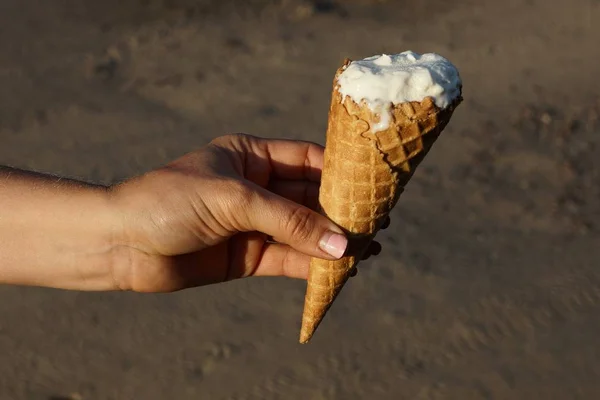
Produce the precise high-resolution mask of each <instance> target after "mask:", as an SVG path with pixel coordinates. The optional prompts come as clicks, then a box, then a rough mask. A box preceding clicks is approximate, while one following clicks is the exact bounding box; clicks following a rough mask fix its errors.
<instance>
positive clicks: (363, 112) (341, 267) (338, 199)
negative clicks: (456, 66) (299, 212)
mask: <svg viewBox="0 0 600 400" xmlns="http://www.w3.org/2000/svg"><path fill="white" fill-rule="evenodd" d="M349 63H350V60H346V62H345V64H344V66H342V67H341V68H340V69H338V71H337V73H336V76H335V79H334V85H333V93H332V99H331V105H330V108H329V121H328V126H327V137H326V144H325V161H324V167H323V174H322V178H321V188H320V191H319V204H320V207H321V212H322V213H323V214H324V215H326V216H327V217H328V218H329V219H331V220H332V221H333V222H335V223H336V224H338V225H339V226H340V227H342V228H343V229H344V230H345V231H346V233H347V235H348V238H349V241H350V244H349V250H348V252H347V254H346V255H345V256H344V257H343V258H341V259H339V260H336V261H328V260H323V259H319V258H313V259H311V263H310V269H309V274H308V285H307V290H306V297H305V302H304V312H303V315H302V328H301V331H300V343H306V342H308V341H309V340H310V338H311V337H312V335H313V334H314V332H315V330H316V329H317V327H318V325H319V323H320V322H321V320H322V319H323V317H324V316H325V314H326V313H327V311H328V310H329V308H330V307H331V305H332V304H333V301H334V300H335V298H336V297H337V295H338V294H339V293H340V291H341V290H342V287H343V286H344V284H345V283H346V281H347V280H348V278H349V277H350V274H351V273H352V270H353V269H354V268H355V267H356V264H357V263H358V262H359V261H360V260H361V258H362V256H363V254H364V253H365V251H366V250H367V248H368V247H369V244H370V243H371V241H372V240H373V238H374V237H375V234H376V233H377V231H378V230H379V229H380V227H381V225H382V224H383V222H384V221H385V219H386V217H387V216H388V215H389V213H390V211H391V210H392V208H393V207H394V206H395V205H396V203H397V201H398V198H399V197H400V194H401V193H402V191H403V190H404V186H405V185H406V184H407V183H408V181H409V180H410V178H411V177H412V175H413V173H414V172H415V169H416V168H417V166H418V165H419V163H420V162H421V161H422V160H423V158H424V157H425V155H426V154H427V152H428V151H429V149H430V148H431V146H432V145H433V143H434V142H435V140H436V139H437V138H438V136H439V134H440V133H441V132H442V130H443V129H444V127H445V126H446V124H447V123H448V121H449V120H450V117H451V116H452V113H453V111H454V109H455V107H456V106H457V105H458V104H459V103H460V101H461V100H462V99H461V98H458V99H457V100H456V101H455V102H454V103H453V104H451V105H449V106H448V107H446V108H444V109H440V108H438V107H437V106H436V105H435V103H434V102H433V99H432V98H425V99H424V100H423V101H421V102H406V103H402V104H398V105H396V106H393V107H392V108H391V113H392V116H393V118H392V120H391V122H390V124H389V128H388V129H386V130H383V131H379V132H376V133H373V132H372V131H371V129H370V127H371V125H373V124H374V123H377V122H378V121H379V115H377V114H375V113H373V112H372V111H371V110H370V109H369V107H368V106H367V105H366V104H364V103H361V104H357V103H355V102H354V101H353V100H352V99H351V98H349V97H346V98H343V96H342V95H341V94H340V92H339V91H338V88H337V77H338V76H339V74H340V73H342V72H343V71H344V69H345V68H346V66H347V65H348V64H349Z"/></svg>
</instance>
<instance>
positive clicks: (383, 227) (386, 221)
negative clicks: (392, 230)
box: [381, 216, 391, 229]
mask: <svg viewBox="0 0 600 400" xmlns="http://www.w3.org/2000/svg"><path fill="white" fill-rule="evenodd" d="M390 223H391V219H390V217H389V216H387V217H385V221H383V224H382V225H381V229H386V228H389V226H390Z"/></svg>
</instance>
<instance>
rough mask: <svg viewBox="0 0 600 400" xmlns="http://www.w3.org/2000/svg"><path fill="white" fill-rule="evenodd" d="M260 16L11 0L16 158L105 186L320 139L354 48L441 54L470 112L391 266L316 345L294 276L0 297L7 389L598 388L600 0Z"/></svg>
mask: <svg viewBox="0 0 600 400" xmlns="http://www.w3.org/2000/svg"><path fill="white" fill-rule="evenodd" d="M248 3H251V6H248V5H247V4H248ZM264 3H267V2H266V1H253V2H241V1H237V2H235V1H231V0H223V1H220V2H216V1H212V2H210V1H191V0H179V1H158V0H148V1H134V0H126V1H117V0H110V1H104V2H102V1H91V0H82V1H76V0H65V1H61V2H51V1H47V0H2V1H0V88H1V90H0V138H1V142H0V143H1V145H0V164H10V165H15V166H19V167H23V168H33V169H36V170H41V171H47V172H52V173H58V174H64V175H68V176H72V177H79V178H82V179H88V180H92V181H96V182H104V183H110V182H116V181H120V180H122V179H124V178H127V177H130V176H133V175H136V174H139V173H142V172H144V171H147V170H149V169H151V168H154V167H157V166H159V165H161V164H163V163H165V162H167V161H169V160H171V159H172V158H175V157H178V156H180V155H182V154H184V153H185V152H188V151H190V150H192V149H194V148H197V147H199V146H202V145H203V144H205V143H206V142H208V141H209V140H210V139H211V138H213V137H216V136H219V135H221V134H224V133H228V132H236V131H243V132H248V133H252V134H256V135H260V136H267V137H287V138H301V139H308V140H313V141H317V142H320V143H323V142H324V132H325V126H326V122H327V107H328V102H329V95H330V90H331V80H332V76H333V73H334V71H335V70H336V68H337V67H338V66H339V65H340V63H341V62H342V60H343V58H344V57H346V56H348V57H351V58H359V57H361V58H362V57H365V56H369V55H372V54H374V53H380V52H388V53H393V52H398V51H402V50H408V49H411V50H414V51H417V52H429V51H433V52H438V53H440V54H442V55H444V56H446V57H448V58H449V59H450V60H452V61H453V62H454V63H455V64H456V65H457V66H458V67H459V69H460V71H461V74H462V77H463V81H464V97H465V102H464V103H463V104H462V105H461V106H460V107H459V109H458V110H457V111H456V113H455V116H454V118H453V120H452V121H451V123H450V125H449V126H448V128H447V129H446V131H445V133H444V134H443V136H442V137H441V138H440V139H439V140H438V142H437V143H436V145H435V146H434V148H433V150H432V151H431V153H430V155H429V156H428V158H427V159H426V160H425V162H424V163H423V165H422V166H421V167H420V169H419V170H418V171H417V173H416V175H415V177H414V179H413V180H412V181H411V182H410V184H409V185H408V187H407V190H406V192H405V194H404V195H403V197H402V199H401V200H400V203H399V206H398V207H397V208H396V210H395V211H394V213H393V220H392V225H391V227H390V228H389V229H388V230H387V231H385V232H383V233H381V234H380V235H379V239H380V240H381V242H382V243H383V245H384V250H383V253H382V254H381V255H380V256H379V257H377V258H375V259H373V260H369V261H368V262H365V263H364V264H362V268H361V270H360V273H359V274H358V276H357V277H356V278H354V279H352V280H351V282H350V283H349V284H348V285H346V287H345V288H344V291H343V292H342V295H341V296H340V297H339V298H338V300H337V302H336V304H335V305H334V307H333V308H332V310H331V311H330V313H329V315H328V316H327V318H326V320H325V321H324V323H323V324H322V326H321V327H320V329H319V331H318V332H317V334H316V336H315V337H314V339H313V341H312V342H311V343H310V344H309V345H304V346H301V345H299V344H297V338H298V331H299V325H300V317H301V312H302V305H303V296H304V288H305V284H304V282H301V281H292V280H286V279H283V278H272V279H251V280H244V281H237V282H232V283H228V284H225V285H220V286H214V287H207V288H201V289H194V290H187V291H184V292H180V293H177V294H172V295H137V294H132V293H105V294H101V293H77V292H65V291H57V290H48V289H39V288H20V287H0V399H2V400H4V399H7V400H12V399H15V400H21V399H35V400H37V399H40V400H51V399H54V400H57V399H65V400H66V399H73V400H75V399H84V400H96V399H115V400H121V399H144V400H158V399H160V400H162V399H177V400H186V399H239V400H241V399H343V400H347V399H592V398H600V379H599V378H600V340H599V339H598V338H599V337H600V265H599V264H600V263H599V260H600V246H599V239H600V157H599V156H598V150H599V149H600V147H599V146H600V120H599V118H600V100H599V99H600V97H599V94H600V80H598V76H597V74H598V71H599V65H600V50H599V47H598V46H599V45H598V43H600V24H599V23H600V2H598V1H597V0H571V1H545V0H544V1H543V0H503V1H495V0H494V1H492V0H481V1H474V0H471V1H468V0H463V1H457V2H450V1H447V0H424V1H420V2H417V1H414V0H413V1H412V2H408V1H407V2H405V1H387V2H368V1H362V2H361V1H357V0H355V1H350V2H345V4H346V5H345V6H344V7H341V6H335V5H331V4H330V3H328V2H322V1H321V2H318V5H317V6H310V4H309V3H302V2H300V1H299V0H292V1H287V2H279V3H284V4H278V5H275V2H272V3H273V4H271V5H265V4H264ZM340 3H342V2H340ZM411 3H416V4H411ZM452 3H455V5H454V6H453V7H451V6H450V4H452ZM244 4H246V5H244ZM0 212H1V211H0Z"/></svg>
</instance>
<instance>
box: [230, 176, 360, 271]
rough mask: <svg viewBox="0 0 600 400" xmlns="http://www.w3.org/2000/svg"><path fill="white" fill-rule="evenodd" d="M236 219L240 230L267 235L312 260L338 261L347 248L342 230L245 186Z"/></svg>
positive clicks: (294, 205) (316, 215) (302, 208)
mask: <svg viewBox="0 0 600 400" xmlns="http://www.w3.org/2000/svg"><path fill="white" fill-rule="evenodd" d="M237 200H238V201H237V202H236V208H235V215H234V216H233V218H235V219H236V220H237V221H238V223H239V224H240V225H241V226H240V228H241V229H240V230H243V231H247V232H248V231H258V232H263V233H266V234H267V235H269V236H271V237H272V238H273V239H274V240H275V241H277V242H279V243H285V244H288V245H290V246H291V247H293V248H294V249H296V250H298V251H300V252H302V253H304V254H307V255H311V256H314V257H319V258H325V259H329V260H332V259H338V258H341V257H342V256H343V255H344V253H345V251H346V247H347V246H348V240H347V239H346V237H345V235H344V234H343V232H342V230H341V229H340V228H339V227H338V226H337V225H335V224H334V223H333V222H332V221H330V220H329V219H328V218H326V217H324V216H322V215H320V214H319V213H317V212H315V211H312V210H311V209H310V208H308V207H306V206H303V205H301V204H298V203H294V202H293V201H290V200H288V199H285V198H283V197H281V196H278V195H276V194H275V193H272V192H269V191H268V190H266V189H264V188H261V187H260V186H258V185H254V184H251V183H247V184H246V186H245V189H244V190H242V191H241V192H240V193H239V194H238V199H237Z"/></svg>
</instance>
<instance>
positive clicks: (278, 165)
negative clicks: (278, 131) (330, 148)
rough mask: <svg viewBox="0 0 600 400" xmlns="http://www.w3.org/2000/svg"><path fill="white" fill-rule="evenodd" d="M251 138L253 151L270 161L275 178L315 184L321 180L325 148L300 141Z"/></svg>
mask: <svg viewBox="0 0 600 400" xmlns="http://www.w3.org/2000/svg"><path fill="white" fill-rule="evenodd" d="M250 138H251V144H252V146H251V149H252V151H253V152H254V153H256V154H258V155H260V156H262V157H264V158H265V159H267V160H269V162H270V165H271V168H272V174H273V175H274V176H276V177H278V178H281V179H290V180H301V179H306V180H309V181H313V182H318V181H320V180H321V172H322V170H323V154H324V148H323V146H320V145H318V144H316V143H311V142H305V141H298V140H281V139H276V140H274V139H262V138H256V137H252V136H250Z"/></svg>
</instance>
